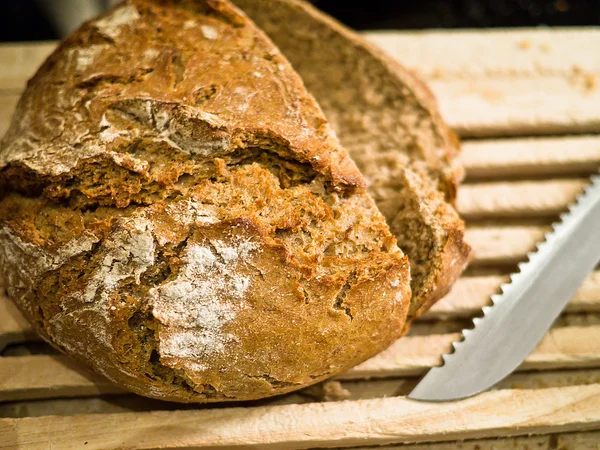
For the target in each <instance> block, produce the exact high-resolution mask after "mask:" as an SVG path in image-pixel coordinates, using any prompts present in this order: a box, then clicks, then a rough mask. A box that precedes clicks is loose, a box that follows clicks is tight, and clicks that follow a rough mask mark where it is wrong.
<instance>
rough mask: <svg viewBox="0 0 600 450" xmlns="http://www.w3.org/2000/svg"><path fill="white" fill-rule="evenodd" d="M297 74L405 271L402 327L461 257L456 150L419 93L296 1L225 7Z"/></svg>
mask: <svg viewBox="0 0 600 450" xmlns="http://www.w3.org/2000/svg"><path fill="white" fill-rule="evenodd" d="M233 2H234V3H235V4H236V5H237V6H239V7H240V8H242V9H243V10H244V12H246V13H247V14H248V15H249V16H250V18H251V19H252V20H253V21H254V22H255V23H256V24H257V25H258V26H259V27H260V28H261V29H262V30H263V31H265V32H266V33H267V35H268V36H269V37H270V38H271V39H273V41H274V42H275V44H276V45H277V46H278V48H279V49H280V50H281V51H282V52H283V54H284V56H285V57H286V58H288V60H289V61H290V62H291V63H292V65H293V66H294V69H295V70H296V71H298V73H299V74H300V76H301V77H302V80H303V81H304V83H305V85H306V87H307V89H308V91H309V92H310V93H311V94H312V95H314V96H315V98H316V99H317V101H318V102H319V105H320V106H321V107H322V108H323V110H324V111H325V114H326V116H327V118H328V119H329V120H330V121H331V124H332V127H333V129H334V130H335V131H336V132H337V135H338V136H339V139H340V141H341V143H342V145H343V146H344V147H345V148H346V149H347V150H348V152H349V154H350V157H351V158H352V159H353V160H354V162H355V163H356V164H357V166H358V168H359V170H360V171H361V173H362V174H363V176H364V177H365V179H366V181H367V184H368V192H369V193H370V194H371V196H372V197H373V198H374V200H375V202H376V204H377V207H378V208H379V210H380V211H381V213H382V214H383V215H384V216H385V217H386V219H387V222H388V224H389V225H390V228H391V230H392V233H393V234H394V235H395V236H396V238H397V239H398V245H399V246H400V248H401V249H402V250H403V251H404V252H406V254H407V255H408V257H409V260H410V264H411V289H412V299H411V305H410V309H409V313H408V314H409V321H410V319H412V318H414V317H417V316H420V315H421V314H423V313H424V312H426V311H427V310H428V309H429V308H430V307H431V306H432V305H433V304H434V303H435V302H436V301H437V300H439V299H440V298H442V297H443V296H444V295H446V294H447V293H448V291H449V290H450V288H451V287H452V284H453V283H454V281H455V280H456V279H457V278H458V277H459V276H460V274H461V273H462V272H463V270H464V269H465V267H466V265H467V263H468V261H469V255H470V251H471V249H470V247H469V245H468V244H467V243H466V242H465V241H464V223H463V221H462V220H461V219H460V217H459V215H458V213H457V212H456V210H455V208H454V206H453V203H454V201H455V197H456V192H457V189H458V185H459V183H460V181H461V180H462V177H463V169H462V167H461V166H460V165H459V164H458V163H457V161H456V157H457V156H458V154H459V152H460V144H459V141H458V139H457V138H456V137H455V135H454V134H453V133H452V131H451V130H450V129H449V128H448V126H447V125H446V124H445V122H444V120H443V119H442V117H441V115H440V113H439V111H438V107H437V104H436V100H435V98H434V97H433V95H432V94H431V92H430V91H429V89H428V88H427V86H426V85H425V84H424V83H423V82H422V81H421V80H420V79H419V78H418V76H416V75H415V74H414V73H412V72H411V71H409V70H407V69H405V68H404V67H403V66H401V65H400V64H398V62H396V61H395V60H393V59H392V58H390V57H389V56H388V55H386V54H385V53H384V52H382V51H381V50H380V49H378V48H376V47H375V46H373V45H371V44H370V43H368V42H366V40H365V39H364V38H363V37H362V36H360V35H359V34H357V33H355V32H354V31H352V30H349V29H348V28H346V27H344V26H343V25H342V24H340V23H338V22H336V21H335V20H333V19H332V18H331V17H329V16H327V15H326V14H323V13H322V12H321V11H319V10H317V9H316V8H314V7H313V6H312V5H311V4H310V3H308V2H306V1H304V0H261V1H255V0H233Z"/></svg>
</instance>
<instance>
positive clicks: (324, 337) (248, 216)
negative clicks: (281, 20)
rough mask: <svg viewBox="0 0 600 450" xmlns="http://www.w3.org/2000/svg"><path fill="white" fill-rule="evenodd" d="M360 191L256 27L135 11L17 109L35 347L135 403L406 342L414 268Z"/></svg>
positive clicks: (257, 381)
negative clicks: (127, 393) (59, 354)
mask: <svg viewBox="0 0 600 450" xmlns="http://www.w3.org/2000/svg"><path fill="white" fill-rule="evenodd" d="M364 186H365V182H364V180H363V177H362V176H361V174H360V173H359V172H358V170H357V169H356V167H355V165H354V163H353V162H352V161H351V160H350V159H349V157H348V155H347V153H346V151H345V150H344V149H342V148H341V147H340V145H339V143H338V142H337V140H336V139H335V137H334V134H333V133H332V131H331V129H330V128H329V125H328V124H327V122H326V120H325V118H324V117H323V114H322V112H321V111H320V109H319V107H318V106H317V104H316V103H315V102H314V100H313V99H312V98H311V97H310V96H309V95H308V94H307V92H306V91H305V89H304V87H303V84H302V81H301V79H300V78H299V76H298V75H297V74H296V73H295V72H294V71H293V69H292V68H291V66H290V65H289V63H288V62H287V60H286V59H285V58H284V57H283V56H282V55H281V54H280V52H279V51H278V50H277V49H276V47H275V46H274V45H273V44H272V43H271V42H270V41H269V40H268V39H267V38H266V37H265V35H264V34H263V33H262V32H261V31H259V30H258V29H257V28H256V27H255V26H254V25H253V24H252V23H251V22H250V21H249V20H248V18H247V17H246V16H245V15H244V14H242V13H241V12H239V11H238V10H237V9H235V8H234V7H232V6H231V5H230V4H229V3H228V2H227V1H225V0H195V1H194V0H188V1H184V0H180V1H177V0H128V1H126V2H125V3H124V4H122V5H120V6H117V7H116V8H115V9H113V10H111V11H110V12H108V13H107V14H106V15H104V16H102V17H99V18H97V19H95V20H92V21H90V22H88V23H86V24H84V25H83V26H82V27H81V28H80V29H78V30H77V31H76V32H74V33H73V35H71V36H70V37H69V38H67V39H66V40H65V41H64V42H63V43H62V44H61V45H60V46H59V47H58V48H57V50H56V51H55V52H54V53H53V54H52V55H51V56H50V57H49V58H48V60H47V61H46V62H45V63H44V64H43V66H42V67H41V68H40V70H39V71H38V73H37V74H36V75H35V76H34V77H33V79H32V80H30V82H29V83H28V86H27V89H26V91H25V92H24V94H23V97H22V98H21V100H20V102H19V105H18V107H17V110H16V113H15V116H14V118H13V121H12V123H11V126H10V129H9V131H8V132H7V134H6V136H5V137H4V138H3V140H2V142H1V144H0V271H1V275H2V278H3V281H4V284H5V286H6V288H7V291H8V293H9V295H10V296H11V297H12V298H13V299H14V300H15V302H16V303H17V305H18V306H19V308H20V309H21V310H22V312H23V313H24V314H25V315H26V316H27V318H28V319H29V320H30V321H31V323H32V324H33V325H34V327H35V329H36V330H37V331H38V332H39V333H40V334H41V336H43V337H44V338H45V339H46V340H47V341H48V342H50V343H51V344H53V345H54V346H55V347H57V348H59V349H61V350H62V351H64V352H66V353H68V354H70V355H72V356H73V357H75V358H76V359H78V360H80V361H83V362H85V363H86V364H88V365H89V366H90V367H92V368H93V369H94V370H95V371H97V372H99V373H101V374H104V375H105V376H107V377H108V378H109V379H111V380H113V381H115V382H117V383H119V384H120V385H122V386H124V387H126V388H128V389H131V390H133V391H135V392H137V393H139V394H142V395H146V396H149V397H154V398H160V399H167V400H174V401H182V402H196V401H198V402H204V401H211V402H212V401H227V400H246V399H256V398H260V397H266V396H270V395H275V394H280V393H284V392H288V391H291V390H294V389H298V388H300V387H303V386H306V385H309V384H312V383H316V382H318V381H320V380H323V379H324V378H327V377H330V376H332V375H334V374H336V373H338V372H340V371H343V370H345V369H348V368H349V367H351V366H353V365H355V364H357V363H359V362H361V361H364V360H365V359H367V358H369V357H371V356H373V355H374V354H376V353H378V352H379V351H381V350H382V349H384V348H385V347H387V346H388V345H389V344H390V343H391V342H392V341H394V340H395V339H396V338H397V337H399V336H400V334H401V330H402V327H403V324H404V321H405V317H406V314H407V310H408V306H409V299H410V287H409V267H408V262H407V258H406V257H405V256H404V255H403V254H402V252H401V251H400V250H399V249H398V247H397V246H396V240H395V238H394V237H393V236H392V235H391V233H390V231H389V228H388V226H387V225H386V223H385V219H384V218H383V216H382V215H381V214H380V213H379V212H378V210H377V209H376V207H375V205H374V202H373V200H372V199H371V198H370V197H369V196H368V194H367V193H366V191H365V187H364Z"/></svg>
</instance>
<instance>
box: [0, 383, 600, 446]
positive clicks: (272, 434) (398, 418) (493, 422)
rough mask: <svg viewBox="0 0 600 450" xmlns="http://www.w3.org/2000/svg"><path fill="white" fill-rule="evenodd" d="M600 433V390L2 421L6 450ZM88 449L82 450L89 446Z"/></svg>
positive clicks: (330, 443)
mask: <svg viewBox="0 0 600 450" xmlns="http://www.w3.org/2000/svg"><path fill="white" fill-rule="evenodd" d="M598 428H600V385H598V384H593V385H589V386H570V387H563V388H549V389H534V390H529V389H526V390H501V391H493V392H487V393H483V394H481V395H478V396H477V397H474V398H470V399H466V400H461V401H457V402H448V403H423V402H416V401H412V400H409V399H407V398H405V397H396V398H384V399H373V400H359V401H354V402H353V401H349V402H330V403H310V404H306V405H285V406H270V407H257V408H224V409H212V410H189V411H156V412H141V413H123V414H101V415H97V414H96V415H78V416H71V417H55V416H45V417H39V418H27V419H0V435H1V436H3V437H4V440H3V443H2V444H0V448H4V449H10V448H13V449H14V448H17V446H20V448H28V449H32V450H35V449H42V448H43V449H47V448H61V449H65V450H66V449H75V448H77V449H79V448H86V449H106V448H128V449H149V448H199V447H209V448H243V447H248V446H251V445H255V444H256V445H260V448H264V449H295V448H310V447H328V448H331V447H343V446H358V445H365V444H368V445H383V444H394V443H399V442H432V441H449V440H455V439H466V438H480V437H494V436H514V435H528V434H543V433H549V432H566V431H585V430H594V429H598ZM84 445H85V447H84Z"/></svg>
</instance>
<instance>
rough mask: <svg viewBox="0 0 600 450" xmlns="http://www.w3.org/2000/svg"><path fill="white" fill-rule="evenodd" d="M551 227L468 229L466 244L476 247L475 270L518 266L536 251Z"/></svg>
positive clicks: (472, 264)
mask: <svg viewBox="0 0 600 450" xmlns="http://www.w3.org/2000/svg"><path fill="white" fill-rule="evenodd" d="M548 231H550V227H543V226H499V227H494V226H487V227H479V226H478V227H471V228H467V231H466V233H465V239H466V241H467V242H468V243H469V244H470V245H471V247H473V253H472V254H473V260H472V261H471V266H476V265H493V264H515V263H517V262H519V261H522V260H523V259H524V258H525V255H526V254H527V253H528V252H530V251H532V250H534V249H535V244H536V243H537V242H540V241H541V240H543V239H544V235H545V234H546V233H547V232H548Z"/></svg>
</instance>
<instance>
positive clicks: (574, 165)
mask: <svg viewBox="0 0 600 450" xmlns="http://www.w3.org/2000/svg"><path fill="white" fill-rule="evenodd" d="M460 161H461V163H462V164H463V166H464V167H465V169H466V171H467V180H469V179H486V180H493V179H499V178H500V179H502V178H515V177H532V176H533V177H539V176H565V175H577V174H582V175H588V174H590V173H592V172H594V171H596V170H598V168H599V167H600V136H566V137H552V138H529V139H493V140H475V141H465V142H463V147H462V152H461V155H460Z"/></svg>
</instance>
